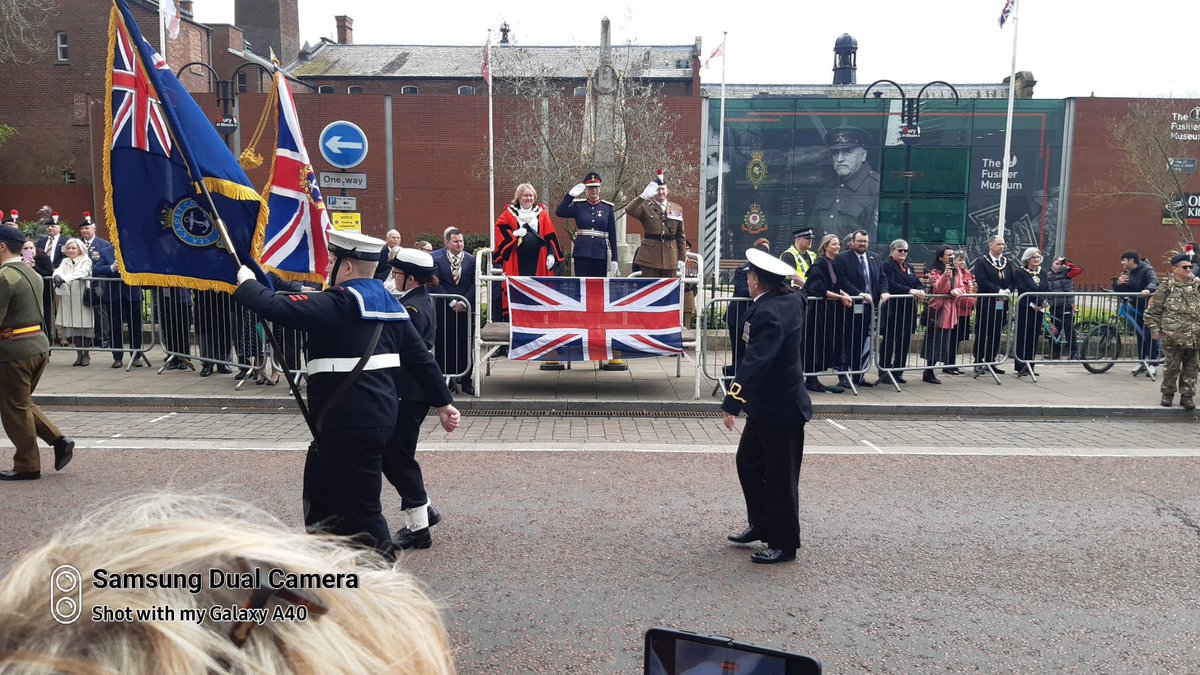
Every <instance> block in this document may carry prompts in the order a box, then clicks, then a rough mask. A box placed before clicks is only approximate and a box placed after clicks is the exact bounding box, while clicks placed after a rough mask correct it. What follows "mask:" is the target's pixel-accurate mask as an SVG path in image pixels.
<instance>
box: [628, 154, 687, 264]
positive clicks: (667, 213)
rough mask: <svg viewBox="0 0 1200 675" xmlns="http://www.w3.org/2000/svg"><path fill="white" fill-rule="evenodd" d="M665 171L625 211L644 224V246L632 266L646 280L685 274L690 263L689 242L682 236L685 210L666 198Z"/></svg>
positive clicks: (659, 173)
mask: <svg viewBox="0 0 1200 675" xmlns="http://www.w3.org/2000/svg"><path fill="white" fill-rule="evenodd" d="M669 192H670V191H669V190H668V188H667V183H666V180H665V179H664V178H663V172H662V170H659V172H658V176H657V177H656V178H655V180H653V181H651V182H650V184H649V185H647V186H646V189H645V190H642V194H641V195H640V196H638V197H634V199H633V201H631V202H629V205H628V206H626V207H625V213H627V214H628V215H629V217H631V218H633V219H635V220H637V221H638V222H639V223H641V224H642V230H643V232H644V234H643V235H642V245H641V246H640V247H639V248H638V252H637V256H635V257H634V260H633V262H634V263H636V264H637V266H638V268H640V269H641V270H642V276H643V277H658V278H665V277H673V276H675V275H676V274H677V273H678V272H683V270H684V263H685V262H686V261H687V239H686V238H685V237H684V235H683V207H682V206H680V205H679V204H676V203H675V202H673V201H671V200H670V199H668V198H667V195H668V194H669Z"/></svg>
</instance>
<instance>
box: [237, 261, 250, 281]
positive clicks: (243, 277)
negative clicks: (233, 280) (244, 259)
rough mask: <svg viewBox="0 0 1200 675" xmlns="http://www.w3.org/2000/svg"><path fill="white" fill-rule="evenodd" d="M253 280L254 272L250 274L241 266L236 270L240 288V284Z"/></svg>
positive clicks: (246, 268)
mask: <svg viewBox="0 0 1200 675" xmlns="http://www.w3.org/2000/svg"><path fill="white" fill-rule="evenodd" d="M253 279H254V272H251V271H250V268H249V267H246V266H245V265H242V266H241V267H239V268H238V273H237V282H238V286H241V285H242V284H244V283H246V282H247V281H252V280H253Z"/></svg>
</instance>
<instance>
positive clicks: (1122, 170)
mask: <svg viewBox="0 0 1200 675" xmlns="http://www.w3.org/2000/svg"><path fill="white" fill-rule="evenodd" d="M1180 108H1181V105H1180V103H1179V102H1178V101H1176V100H1173V99H1142V100H1137V101H1134V102H1133V103H1131V104H1130V106H1129V113H1128V114H1126V115H1125V116H1124V117H1120V118H1118V119H1116V120H1114V121H1113V122H1112V124H1111V126H1110V127H1109V139H1108V141H1109V143H1110V147H1111V148H1112V150H1113V151H1114V155H1115V156H1116V157H1117V160H1116V162H1115V163H1114V165H1113V171H1112V172H1111V173H1110V174H1109V175H1108V176H1106V177H1104V178H1100V179H1097V180H1096V181H1095V182H1094V183H1093V184H1092V186H1091V191H1092V192H1093V198H1094V199H1096V200H1098V201H1101V202H1109V201H1112V200H1116V199H1119V198H1123V197H1145V198H1149V199H1152V200H1154V203H1156V204H1158V205H1161V208H1162V209H1163V213H1164V214H1165V215H1164V217H1163V222H1164V224H1167V223H1168V222H1169V224H1171V225H1173V226H1174V227H1175V229H1176V233H1177V235H1178V237H1179V242H1180V247H1179V250H1182V249H1183V245H1184V244H1186V243H1187V242H1189V241H1192V239H1193V235H1192V232H1191V229H1190V228H1189V227H1188V226H1187V222H1186V219H1185V213H1186V209H1187V205H1186V203H1185V199H1184V194H1185V190H1184V185H1183V181H1181V180H1180V174H1179V173H1177V172H1175V171H1174V170H1172V166H1171V160H1172V159H1175V158H1185V157H1188V156H1189V155H1194V154H1195V149H1194V148H1195V140H1189V135H1190V136H1191V137H1192V138H1194V137H1195V136H1196V135H1197V134H1200V119H1190V117H1189V115H1188V114H1187V113H1185V112H1181V110H1180Z"/></svg>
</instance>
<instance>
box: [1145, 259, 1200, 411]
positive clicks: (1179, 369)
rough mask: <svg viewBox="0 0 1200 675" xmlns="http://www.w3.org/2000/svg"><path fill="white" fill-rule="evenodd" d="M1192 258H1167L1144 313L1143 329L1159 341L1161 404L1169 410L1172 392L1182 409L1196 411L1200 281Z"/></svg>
mask: <svg viewBox="0 0 1200 675" xmlns="http://www.w3.org/2000/svg"><path fill="white" fill-rule="evenodd" d="M1193 265H1194V263H1193V262H1192V258H1191V257H1189V256H1188V254H1187V253H1180V254H1179V255H1177V256H1175V257H1174V258H1171V276H1169V277H1167V278H1166V279H1164V280H1163V281H1162V283H1160V284H1159V285H1158V289H1157V290H1155V291H1154V299H1153V300H1152V301H1151V302H1150V307H1149V308H1148V309H1147V310H1146V328H1147V329H1148V330H1149V331H1150V335H1151V337H1152V338H1154V339H1155V340H1162V350H1163V353H1164V355H1165V356H1166V361H1165V362H1164V363H1163V379H1162V388H1161V391H1162V405H1163V406H1164V407H1168V408H1169V407H1171V404H1172V403H1173V402H1174V399H1175V391H1176V390H1178V391H1179V405H1181V406H1183V409H1184V410H1195V409H1196V402H1195V396H1196V378H1197V376H1198V375H1200V282H1198V281H1197V280H1196V277H1195V275H1194V272H1193V270H1192V266H1193Z"/></svg>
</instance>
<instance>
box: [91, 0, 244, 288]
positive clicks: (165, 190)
mask: <svg viewBox="0 0 1200 675" xmlns="http://www.w3.org/2000/svg"><path fill="white" fill-rule="evenodd" d="M107 72H108V78H107V79H108V81H107V89H106V91H107V97H106V99H105V104H104V209H105V214H106V215H107V217H108V227H109V235H110V236H111V238H112V243H113V246H114V247H115V248H116V256H117V263H118V266H119V267H118V268H119V270H120V272H121V277H122V278H123V279H124V280H125V281H126V283H129V284H132V285H138V286H178V287H184V288H194V289H198V290H223V291H227V292H232V291H233V290H234V289H235V288H236V287H237V269H238V267H237V263H235V262H234V259H233V257H232V256H231V255H230V253H229V251H227V250H226V244H225V241H224V240H223V239H222V237H221V234H220V231H219V228H218V227H217V223H216V221H215V220H214V217H218V216H219V218H220V220H221V221H222V222H223V223H224V224H225V227H226V229H227V230H228V233H229V238H230V240H231V241H232V245H233V248H234V251H235V252H236V253H237V255H238V257H239V258H240V260H241V262H242V264H244V265H248V266H250V267H251V269H254V270H255V271H256V272H257V273H258V274H259V276H260V277H261V276H262V273H261V270H259V269H258V266H257V264H256V263H255V261H254V257H253V255H252V254H251V250H252V243H253V240H254V234H255V231H256V230H257V229H258V228H260V227H264V226H265V224H266V221H267V206H266V204H265V203H264V202H263V200H262V197H261V196H260V195H259V194H258V192H256V191H255V189H254V187H253V186H251V184H250V180H249V179H248V178H247V177H246V173H245V172H244V171H243V170H242V168H241V166H239V165H238V162H237V159H236V158H235V157H234V156H233V153H231V152H230V151H229V149H228V148H226V147H225V143H224V142H223V141H222V140H221V137H220V136H219V135H217V131H216V129H214V128H213V125H212V123H211V122H209V120H208V118H206V117H205V116H204V113H203V112H201V111H200V107H199V106H198V105H196V102H195V100H193V99H192V96H191V94H189V93H188V92H187V90H186V89H184V88H183V85H182V84H180V83H179V80H178V79H177V78H176V77H175V74H174V73H172V72H171V70H170V68H168V67H167V64H166V62H165V61H163V59H162V58H161V57H160V56H159V55H158V53H156V52H155V51H154V49H152V48H151V47H150V44H149V43H147V42H146V40H145V38H143V37H142V33H141V31H140V30H139V29H138V26H137V23H136V22H135V21H134V19H133V15H132V14H130V12H129V7H128V6H127V5H126V4H125V0H114V4H113V7H112V10H111V12H110V14H109V24H108V70H107ZM201 184H203V186H204V187H206V188H207V189H208V192H209V193H210V194H211V195H212V201H213V205H214V206H215V207H216V213H215V214H214V213H212V209H211V207H210V205H209V203H208V198H207V197H206V196H205V195H204V193H203V192H202V190H201V188H200V185H201Z"/></svg>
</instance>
